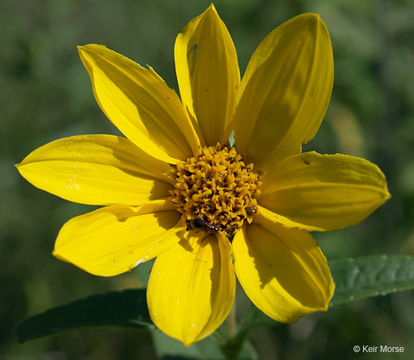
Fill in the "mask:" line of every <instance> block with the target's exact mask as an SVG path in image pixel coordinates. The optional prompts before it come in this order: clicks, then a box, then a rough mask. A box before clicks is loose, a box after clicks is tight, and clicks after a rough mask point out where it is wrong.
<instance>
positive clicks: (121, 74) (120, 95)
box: [78, 45, 199, 163]
mask: <svg viewBox="0 0 414 360" xmlns="http://www.w3.org/2000/svg"><path fill="white" fill-rule="evenodd" d="M78 50H79V55H80V57H81V60H82V62H83V64H84V66H85V68H86V70H87V71H88V73H89V76H90V78H91V82H92V87H93V91H94V94H95V98H96V101H97V102H98V104H99V106H100V107H101V109H102V111H103V112H104V113H105V114H106V116H107V117H108V118H109V119H110V120H111V121H112V122H113V123H114V125H115V126H116V127H117V128H118V129H119V130H121V131H122V133H123V134H124V135H125V136H126V137H127V138H128V139H130V140H131V141H132V142H134V143H135V144H136V145H137V146H139V147H140V148H141V149H143V150H144V151H146V152H147V153H148V154H150V155H151V156H153V157H155V158H157V159H160V160H164V161H166V162H168V163H176V162H177V159H180V160H185V159H187V158H188V157H190V156H191V155H192V153H193V152H194V151H196V150H197V147H198V145H199V141H198V138H197V135H196V133H195V131H194V128H193V126H192V125H191V121H190V119H189V118H188V116H187V114H186V113H185V110H184V108H183V106H182V104H181V102H180V99H179V98H178V95H177V93H176V92H175V91H174V90H172V89H170V88H169V87H168V86H167V84H166V83H165V82H164V80H163V79H161V77H160V76H159V75H158V74H157V73H156V72H155V71H154V70H153V69H152V68H150V67H149V68H148V69H145V68H143V67H141V66H140V65H138V64H137V63H135V62H133V61H132V60H130V59H128V58H126V57H124V56H122V55H120V54H118V53H116V52H115V51H112V50H109V49H108V48H106V47H105V46H102V45H86V46H80V47H78Z"/></svg>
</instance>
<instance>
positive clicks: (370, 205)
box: [258, 152, 390, 231]
mask: <svg viewBox="0 0 414 360" xmlns="http://www.w3.org/2000/svg"><path fill="white" fill-rule="evenodd" d="M262 180H263V191H262V194H261V195H260V196H259V198H258V202H259V203H260V205H262V206H264V207H266V208H267V209H269V210H271V211H272V212H273V213H275V214H277V216H279V219H277V218H276V217H277V216H276V217H275V216H273V219H274V221H281V217H285V218H287V219H289V220H288V221H289V222H284V221H283V220H282V221H281V222H282V223H284V224H285V225H286V226H288V227H298V228H302V229H305V230H317V231H327V230H334V229H340V228H343V227H345V226H348V225H354V224H357V223H359V222H360V221H362V220H363V219H364V218H365V217H367V216H368V215H370V214H371V213H372V212H373V211H374V210H376V209H377V208H378V207H379V206H380V205H382V204H383V203H384V202H385V201H386V200H387V199H389V198H390V194H389V193H388V190H387V184H386V181H385V176H384V174H383V173H382V172H381V170H380V169H379V168H378V167H377V166H376V165H374V164H373V163H371V162H369V161H367V160H364V159H361V158H357V157H354V156H349V155H341V154H336V155H320V154H318V153H316V152H307V153H303V154H298V155H294V156H291V157H289V158H286V159H284V160H283V161H281V162H279V163H278V164H277V166H276V167H274V168H273V169H272V171H271V172H269V173H268V174H266V175H264V177H263V178H262ZM266 216H267V215H266ZM280 216H281V217H280ZM267 217H269V216H267ZM271 217H272V216H270V217H269V218H271Z"/></svg>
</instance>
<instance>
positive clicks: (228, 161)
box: [170, 144, 261, 237]
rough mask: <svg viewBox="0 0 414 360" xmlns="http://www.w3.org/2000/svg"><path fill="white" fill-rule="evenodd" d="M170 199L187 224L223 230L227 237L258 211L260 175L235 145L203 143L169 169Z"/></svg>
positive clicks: (197, 227)
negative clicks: (194, 152) (186, 157)
mask: <svg viewBox="0 0 414 360" xmlns="http://www.w3.org/2000/svg"><path fill="white" fill-rule="evenodd" d="M172 177H173V178H174V181H175V185H174V189H173V190H171V191H170V193H171V198H172V202H173V203H174V204H175V205H176V206H177V210H178V211H179V212H180V213H181V214H183V216H184V217H185V219H186V221H187V224H188V228H193V229H201V230H204V231H213V232H217V231H220V232H224V233H226V234H227V236H228V237H231V236H233V235H234V233H235V231H236V230H237V229H239V228H241V227H242V225H243V223H244V220H247V221H248V222H249V223H251V222H252V220H253V216H254V214H255V213H256V212H257V201H256V199H255V195H258V194H259V190H258V187H259V186H260V184H261V183H260V181H259V176H258V174H257V172H255V171H254V170H253V164H249V165H245V163H244V162H243V158H242V156H241V155H240V154H238V153H237V151H236V149H235V148H230V149H229V148H228V147H227V146H222V145H220V144H217V145H216V146H209V147H204V148H202V149H200V150H198V152H197V153H196V154H195V156H193V157H191V158H189V159H187V161H186V162H182V163H179V164H177V167H176V168H175V169H174V170H173V171H172Z"/></svg>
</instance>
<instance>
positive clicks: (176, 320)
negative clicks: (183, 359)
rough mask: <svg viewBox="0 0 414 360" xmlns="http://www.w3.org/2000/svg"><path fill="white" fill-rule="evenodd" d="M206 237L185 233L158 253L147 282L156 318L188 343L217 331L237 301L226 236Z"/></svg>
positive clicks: (154, 318) (150, 306)
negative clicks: (182, 237) (166, 248)
mask: <svg viewBox="0 0 414 360" xmlns="http://www.w3.org/2000/svg"><path fill="white" fill-rule="evenodd" d="M203 234H204V235H203ZM205 236H206V235H205V233H203V232H202V233H201V234H200V233H195V232H192V234H191V232H190V233H189V232H187V233H186V236H185V238H184V239H183V240H182V241H181V242H180V243H179V244H177V245H175V246H174V247H172V248H171V249H169V250H168V251H166V252H165V253H163V254H161V255H160V256H158V257H157V259H156V261H155V264H154V267H153V268H152V271H151V275H150V279H149V283H148V289H147V302H148V307H149V311H150V315H151V318H152V321H153V322H154V323H155V325H156V326H157V327H158V328H159V329H160V330H161V331H163V332H164V333H166V334H167V335H169V336H171V337H173V338H175V339H178V340H180V341H181V342H182V343H184V345H186V346H189V345H191V344H192V343H194V342H196V341H198V340H201V339H203V338H205V337H206V336H208V335H209V334H211V333H212V332H213V331H214V330H216V329H217V328H218V327H219V326H220V325H221V323H222V322H223V321H224V319H225V318H226V317H227V315H228V314H229V312H230V309H231V307H232V304H233V300H234V292H235V276H234V269H233V264H232V261H231V254H230V251H231V249H230V245H229V243H228V240H227V239H224V238H219V239H216V238H215V237H214V236H213V235H210V236H206V237H205ZM203 237H204V238H203Z"/></svg>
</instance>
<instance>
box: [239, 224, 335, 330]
mask: <svg viewBox="0 0 414 360" xmlns="http://www.w3.org/2000/svg"><path fill="white" fill-rule="evenodd" d="M266 225H270V227H268V228H267V229H265V228H264V227H262V226H260V225H257V224H251V225H248V226H247V227H245V228H243V230H242V231H239V232H237V233H236V235H235V237H234V240H233V252H234V258H235V269H236V275H237V278H238V280H239V282H240V284H241V286H242V287H243V289H244V291H245V292H246V294H247V296H248V297H249V298H250V300H251V301H252V302H253V303H254V304H255V305H256V306H257V307H258V308H259V309H260V310H261V311H263V312H264V313H265V314H266V315H267V316H269V317H271V318H272V319H274V320H276V321H280V322H284V323H291V322H295V321H296V320H297V319H298V318H299V317H300V316H303V315H306V314H309V313H311V312H314V311H326V310H327V308H328V304H329V301H330V299H331V298H332V295H333V292H334V288H335V284H334V283H333V280H332V277H331V273H330V270H329V267H328V264H327V262H326V258H325V256H324V255H323V254H322V251H321V249H320V248H319V246H318V245H317V244H316V241H315V240H314V239H313V238H312V236H311V235H310V234H309V233H308V232H306V231H302V230H296V229H286V228H284V227H283V226H281V225H278V224H272V223H270V224H266Z"/></svg>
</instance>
